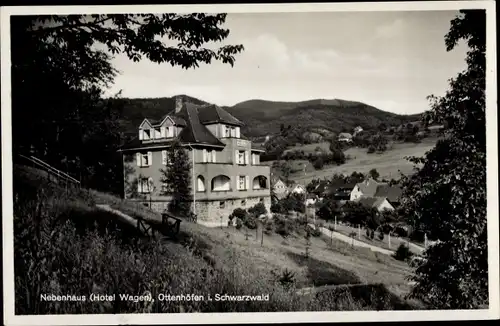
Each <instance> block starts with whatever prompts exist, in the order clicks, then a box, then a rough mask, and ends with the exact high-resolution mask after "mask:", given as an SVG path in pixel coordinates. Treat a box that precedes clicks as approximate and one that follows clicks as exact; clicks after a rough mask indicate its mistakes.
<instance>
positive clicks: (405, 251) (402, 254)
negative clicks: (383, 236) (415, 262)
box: [394, 243, 413, 261]
mask: <svg viewBox="0 0 500 326" xmlns="http://www.w3.org/2000/svg"><path fill="white" fill-rule="evenodd" d="M412 256H413V253H412V252H411V251H410V248H409V247H408V246H407V245H405V244H404V243H402V244H400V245H399V247H398V249H397V250H396V252H395V253H394V258H396V259H397V260H401V261H406V260H408V259H410V258H411V257H412Z"/></svg>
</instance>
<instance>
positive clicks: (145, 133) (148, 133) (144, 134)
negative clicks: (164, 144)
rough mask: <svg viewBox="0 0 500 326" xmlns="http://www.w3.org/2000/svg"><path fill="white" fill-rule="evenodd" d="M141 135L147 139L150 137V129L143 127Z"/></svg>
mask: <svg viewBox="0 0 500 326" xmlns="http://www.w3.org/2000/svg"><path fill="white" fill-rule="evenodd" d="M142 135H143V136H142V137H143V139H145V140H148V139H151V138H152V137H151V130H150V129H144V130H143V133H142Z"/></svg>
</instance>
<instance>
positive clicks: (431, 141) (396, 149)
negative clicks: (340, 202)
mask: <svg viewBox="0 0 500 326" xmlns="http://www.w3.org/2000/svg"><path fill="white" fill-rule="evenodd" d="M436 142H437V139H435V138H425V139H423V140H422V142H421V143H389V145H388V148H387V151H385V152H383V153H371V154H368V153H367V149H366V148H359V147H352V148H349V149H347V150H345V151H344V153H345V155H346V156H347V157H348V159H347V161H346V163H344V164H342V165H339V166H337V165H334V166H331V165H330V166H325V167H324V168H323V169H321V170H314V169H313V168H312V166H311V164H307V166H308V168H306V171H305V173H304V172H303V170H300V171H298V169H293V170H292V171H293V172H292V173H291V175H290V180H293V181H295V182H297V183H301V184H304V185H306V184H308V183H309V182H311V180H313V179H317V178H320V179H323V178H329V177H331V176H332V175H333V174H334V173H344V174H352V173H353V172H362V173H367V172H368V171H370V170H371V169H376V170H377V171H378V172H379V173H380V178H386V179H392V178H394V179H398V178H399V176H400V173H402V174H404V175H410V174H412V173H413V172H414V167H415V166H414V164H413V163H411V162H410V161H408V160H407V159H406V157H408V156H418V157H421V156H424V155H425V153H427V152H428V151H429V150H431V149H432V148H433V147H434V146H435V145H436ZM317 146H320V147H324V148H326V143H321V144H309V145H304V146H296V147H292V148H290V149H289V151H292V150H304V152H306V153H307V152H309V151H312V152H314V150H315V148H316V147H317ZM290 162H291V163H292V166H294V165H295V161H290ZM300 162H301V163H302V165H301V166H303V164H304V163H306V161H303V160H300ZM269 164H272V163H269ZM273 173H276V174H279V171H273Z"/></svg>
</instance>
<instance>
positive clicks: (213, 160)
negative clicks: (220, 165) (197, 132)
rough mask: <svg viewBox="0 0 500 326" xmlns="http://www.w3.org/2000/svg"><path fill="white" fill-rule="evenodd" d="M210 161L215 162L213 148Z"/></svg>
mask: <svg viewBox="0 0 500 326" xmlns="http://www.w3.org/2000/svg"><path fill="white" fill-rule="evenodd" d="M212 162H213V163H215V162H216V159H215V150H212Z"/></svg>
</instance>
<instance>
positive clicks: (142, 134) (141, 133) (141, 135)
mask: <svg viewBox="0 0 500 326" xmlns="http://www.w3.org/2000/svg"><path fill="white" fill-rule="evenodd" d="M143 139H144V131H143V130H142V129H139V140H143Z"/></svg>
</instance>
